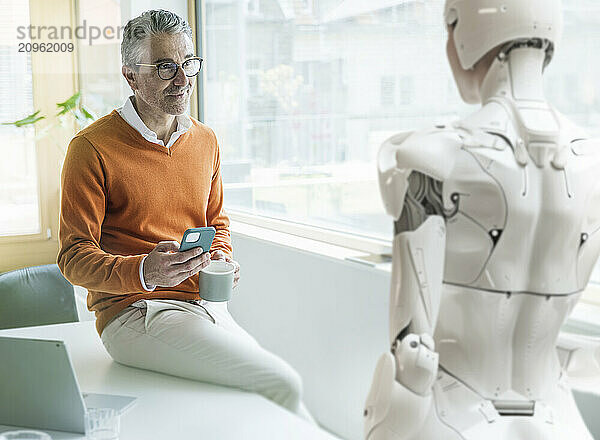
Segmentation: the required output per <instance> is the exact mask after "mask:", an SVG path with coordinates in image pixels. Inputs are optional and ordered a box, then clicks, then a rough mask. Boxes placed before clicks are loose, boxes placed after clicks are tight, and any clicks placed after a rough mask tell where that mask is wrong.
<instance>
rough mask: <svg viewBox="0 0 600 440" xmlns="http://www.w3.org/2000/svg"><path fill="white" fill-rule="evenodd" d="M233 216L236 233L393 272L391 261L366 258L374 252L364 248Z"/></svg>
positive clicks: (232, 228)
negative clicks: (236, 218) (265, 225)
mask: <svg viewBox="0 0 600 440" xmlns="http://www.w3.org/2000/svg"><path fill="white" fill-rule="evenodd" d="M231 217H232V221H231V227H230V229H231V232H232V233H234V234H240V235H243V236H245V237H249V238H253V239H256V240H260V241H264V242H269V243H272V244H274V245H276V246H285V247H290V248H294V249H297V250H299V251H301V252H304V253H308V254H313V255H319V256H321V257H325V258H330V259H335V260H339V261H345V262H347V263H348V264H353V265H358V266H361V267H365V268H372V269H374V270H378V271H384V272H391V270H392V264H391V263H390V262H384V263H372V262H370V261H367V260H364V259H363V258H368V257H370V256H371V255H372V254H369V253H367V252H363V251H362V250H358V249H352V248H348V247H344V246H339V245H336V244H331V243H325V242H323V241H319V240H314V239H312V238H307V237H303V236H299V235H295V234H290V233H287V232H281V231H276V230H273V229H270V228H265V227H261V226H257V225H254V224H249V223H246V222H241V221H238V220H234V219H233V217H234V216H231Z"/></svg>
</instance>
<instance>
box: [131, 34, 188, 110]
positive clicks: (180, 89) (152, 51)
mask: <svg viewBox="0 0 600 440" xmlns="http://www.w3.org/2000/svg"><path fill="white" fill-rule="evenodd" d="M143 44H144V45H145V46H146V47H145V49H146V50H145V54H144V55H143V56H142V59H141V60H140V61H139V62H140V63H145V64H157V63H162V62H176V63H178V64H179V65H180V66H181V63H183V62H184V61H185V60H186V59H188V58H190V57H193V56H195V55H194V46H193V44H192V41H191V39H190V37H188V36H187V35H186V34H184V33H180V34H174V35H171V34H165V33H163V34H159V35H154V36H150V37H148V38H147V39H146V40H145V41H144V43H143ZM124 69H127V68H124ZM124 73H125V70H124ZM131 73H133V81H132V80H130V79H129V78H128V82H129V85H130V86H131V87H132V88H133V89H134V90H135V94H136V99H142V100H143V101H144V102H145V103H146V104H148V106H149V107H151V108H152V109H154V110H155V111H156V112H157V113H160V112H162V113H167V114H169V115H180V114H182V113H184V112H185V111H186V110H187V107H188V103H189V101H190V95H191V93H192V89H193V87H194V83H195V81H196V77H195V76H194V77H189V78H188V77H187V76H185V74H184V73H183V70H182V69H181V67H179V69H177V74H176V75H175V77H174V78H172V79H170V80H163V79H161V78H160V77H159V76H158V73H157V70H156V68H155V67H149V66H138V70H137V72H136V71H135V70H134V71H133V72H131ZM126 78H127V74H126Z"/></svg>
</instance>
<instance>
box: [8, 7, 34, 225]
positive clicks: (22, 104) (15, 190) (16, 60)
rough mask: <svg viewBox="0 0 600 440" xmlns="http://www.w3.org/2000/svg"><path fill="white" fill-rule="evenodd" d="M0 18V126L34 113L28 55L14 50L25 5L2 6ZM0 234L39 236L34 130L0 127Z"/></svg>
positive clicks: (25, 20) (26, 17) (26, 20)
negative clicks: (16, 29) (0, 123)
mask: <svg viewBox="0 0 600 440" xmlns="http://www.w3.org/2000/svg"><path fill="white" fill-rule="evenodd" d="M2 9H3V10H2V14H0V42H1V43H0V96H2V100H1V101H0V122H14V121H16V120H19V119H22V118H25V117H26V116H28V115H30V114H32V113H33V112H34V106H33V86H32V75H31V55H30V53H27V52H24V53H23V52H18V51H17V50H18V43H19V42H20V41H21V40H18V39H17V33H16V31H15V28H16V26H28V25H29V23H30V21H29V6H28V2H23V1H18V0H9V1H4V2H3V3H2ZM0 158H1V159H0V236H10V235H29V234H38V233H40V232H41V222H40V199H39V191H38V177H37V176H38V171H37V156H36V146H35V130H34V128H33V127H32V126H24V127H15V126H14V125H0Z"/></svg>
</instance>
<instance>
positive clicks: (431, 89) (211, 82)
mask: <svg viewBox="0 0 600 440" xmlns="http://www.w3.org/2000/svg"><path fill="white" fill-rule="evenodd" d="M392 3H394V2H346V1H333V0H320V1H319V0H315V1H313V2H306V4H308V5H310V7H308V8H307V7H306V6H303V3H302V2H284V1H277V0H252V2H251V7H250V6H249V7H248V8H244V7H243V2H236V1H233V0H231V1H222V0H205V10H206V15H205V21H206V28H205V39H206V54H205V56H206V58H207V65H208V66H210V68H209V71H208V72H209V75H208V76H207V81H206V83H205V84H204V87H205V94H204V96H205V100H204V115H205V120H206V122H207V123H208V125H210V126H211V127H213V128H214V129H215V131H216V133H217V136H218V137H219V140H220V143H221V149H222V166H223V179H224V184H225V194H226V205H227V207H228V209H229V210H230V212H233V213H234V214H235V213H244V214H253V215H258V216H262V218H265V219H267V221H268V222H271V220H272V219H279V220H283V221H286V222H287V223H289V224H292V223H295V224H304V225H310V226H317V227H321V228H323V230H334V231H339V232H348V233H351V234H352V235H354V236H363V237H370V238H374V239H383V240H389V239H390V238H391V236H392V231H391V223H392V222H391V219H390V218H389V217H388V216H387V215H385V214H384V211H383V207H382V204H381V202H380V197H379V190H378V187H377V180H376V165H375V158H376V154H377V151H378V149H379V146H380V144H381V142H382V141H383V140H384V139H385V138H386V137H387V136H389V135H390V134H392V133H394V132H398V131H404V130H414V129H418V128H421V127H426V126H430V125H433V124H435V123H438V122H442V121H448V120H452V119H455V118H457V117H460V116H463V115H466V114H468V113H470V112H472V111H473V110H474V108H473V107H471V106H468V105H465V104H463V103H462V101H461V100H460V97H459V95H458V92H457V89H456V86H455V85H454V81H453V79H452V75H451V72H450V69H449V67H448V66H447V61H446V55H445V41H446V30H445V27H444V24H443V19H442V10H443V3H444V2H443V1H442V0H439V1H430V0H398V1H397V2H395V3H396V4H395V5H393V6H390V5H391V4H392ZM563 7H564V25H565V26H564V36H563V41H562V43H561V45H560V46H559V48H558V50H557V52H556V54H555V57H554V60H553V61H552V63H551V64H550V66H549V67H548V69H547V72H546V75H545V78H546V79H545V81H546V82H545V87H546V93H547V96H548V99H549V100H550V101H551V102H552V103H553V104H554V105H556V107H557V108H558V109H559V110H560V111H562V112H563V113H565V114H566V115H567V116H568V117H569V118H571V119H572V120H573V121H575V122H576V123H577V124H580V125H582V126H584V127H587V128H588V129H589V131H590V133H591V134H592V135H600V124H599V122H600V85H599V83H598V80H597V78H598V77H599V76H600V62H599V61H598V57H597V56H596V52H597V50H596V49H597V47H598V46H599V45H600V33H599V32H598V31H597V23H596V17H598V16H599V15H600V4H598V2H593V1H589V0H588V1H583V2H582V1H581V0H564V1H563ZM271 223H272V222H271ZM593 280H595V281H597V282H600V267H599V268H598V269H597V270H596V271H595V272H594V275H593Z"/></svg>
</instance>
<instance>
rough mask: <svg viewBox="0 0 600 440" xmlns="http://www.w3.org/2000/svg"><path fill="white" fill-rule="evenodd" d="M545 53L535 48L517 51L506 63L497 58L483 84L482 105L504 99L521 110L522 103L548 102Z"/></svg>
mask: <svg viewBox="0 0 600 440" xmlns="http://www.w3.org/2000/svg"><path fill="white" fill-rule="evenodd" d="M545 56H546V55H545V53H544V51H543V50H540V49H536V48H529V47H523V48H515V49H513V50H512V51H510V53H509V54H508V56H507V57H506V58H505V59H504V60H499V59H498V58H496V59H495V60H494V62H493V63H492V65H491V67H490V70H489V71H488V73H487V75H486V76H485V78H484V80H483V83H482V85H481V103H482V104H483V105H485V104H487V102H488V101H489V100H490V99H491V98H504V99H507V100H509V101H513V102H514V103H515V104H516V107H517V108H519V107H521V105H522V104H524V102H523V101H527V102H531V101H537V102H543V103H545V102H546V98H545V97H544V89H543V82H542V73H543V67H544V59H545Z"/></svg>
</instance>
